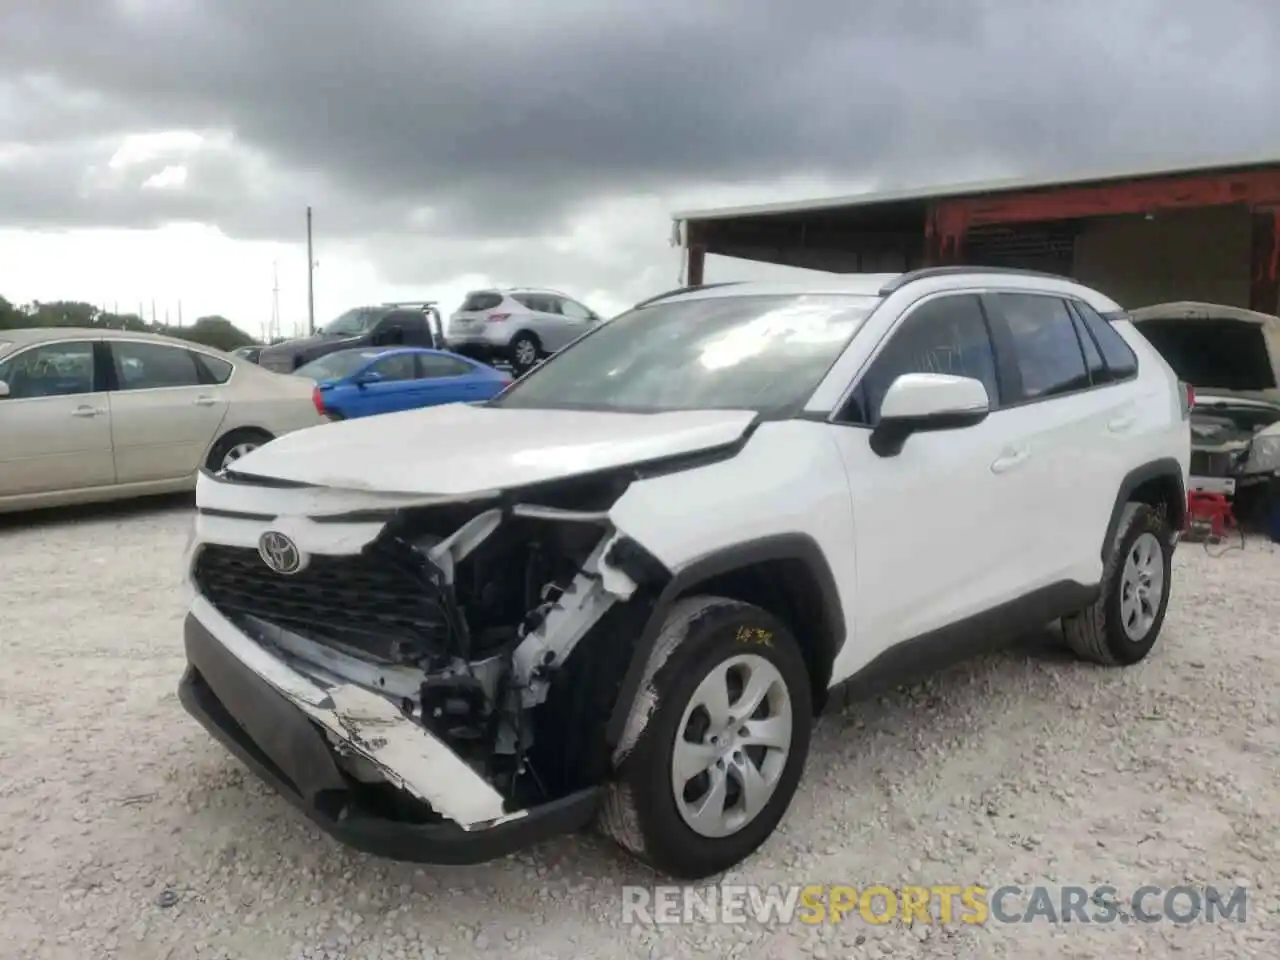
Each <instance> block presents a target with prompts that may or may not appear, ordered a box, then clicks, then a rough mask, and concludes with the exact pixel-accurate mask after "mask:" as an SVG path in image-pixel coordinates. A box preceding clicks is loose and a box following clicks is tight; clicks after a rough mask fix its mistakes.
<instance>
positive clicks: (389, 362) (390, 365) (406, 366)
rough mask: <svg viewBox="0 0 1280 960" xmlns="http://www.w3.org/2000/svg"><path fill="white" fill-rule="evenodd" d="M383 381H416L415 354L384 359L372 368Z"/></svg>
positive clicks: (396, 355) (398, 354)
mask: <svg viewBox="0 0 1280 960" xmlns="http://www.w3.org/2000/svg"><path fill="white" fill-rule="evenodd" d="M370 369H371V370H372V371H373V372H374V373H376V374H378V375H379V376H380V377H382V379H383V380H415V379H417V376H416V371H415V370H414V366H413V354H411V353H397V354H395V355H394V356H390V357H383V358H382V359H381V360H379V361H378V362H377V363H375V364H374V365H373V366H372V367H371V368H370Z"/></svg>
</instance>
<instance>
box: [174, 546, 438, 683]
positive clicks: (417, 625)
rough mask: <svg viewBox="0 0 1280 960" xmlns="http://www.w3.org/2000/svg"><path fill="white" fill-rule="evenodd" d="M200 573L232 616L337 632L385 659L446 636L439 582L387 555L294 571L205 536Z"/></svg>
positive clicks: (213, 599) (332, 636) (328, 561)
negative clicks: (436, 594)
mask: <svg viewBox="0 0 1280 960" xmlns="http://www.w3.org/2000/svg"><path fill="white" fill-rule="evenodd" d="M192 576H193V579H194V580H195V583H196V586H197V587H198V589H199V590H200V593H201V594H203V595H204V597H205V598H206V599H208V601H209V602H210V603H212V604H213V605H214V606H215V607H217V608H218V610H219V611H221V612H222V613H223V614H224V615H225V616H228V617H230V618H233V619H234V618H235V617H237V616H243V615H249V616H254V617H258V618H260V619H262V620H266V621H268V622H269V623H274V624H276V625H278V626H281V627H285V628H287V629H290V630H293V631H295V632H297V633H301V634H304V635H306V636H308V637H311V638H313V639H316V640H336V641H340V642H342V643H343V644H345V645H347V646H352V647H356V648H358V649H359V650H362V651H364V652H365V653H368V654H370V655H372V656H374V657H377V658H378V659H380V660H386V661H389V662H396V661H399V660H402V659H404V654H405V653H406V652H407V651H408V650H414V651H419V652H426V651H430V650H438V649H440V648H441V646H443V644H444V643H445V641H446V640H447V631H446V627H445V621H444V618H443V613H442V610H441V607H440V606H439V604H438V603H437V602H436V601H435V600H434V599H433V598H432V588H431V587H430V586H428V585H426V584H424V583H422V582H421V581H419V580H418V579H417V578H415V577H414V576H413V575H412V574H411V573H410V572H408V571H405V570H402V569H401V568H400V567H399V566H397V565H396V564H394V563H393V562H391V561H390V560H388V559H384V558H381V557H370V556H349V557H326V556H313V557H311V562H310V564H309V565H308V566H307V567H306V569H304V570H302V571H300V572H299V573H296V574H293V575H292V576H282V575H281V574H278V573H275V572H274V571H273V570H271V568H269V567H268V566H267V565H266V564H265V563H263V561H262V558H261V557H259V556H258V551H257V550H254V549H252V548H247V547H227V546H222V545H220V544H206V545H205V546H204V547H202V548H201V550H200V553H199V555H198V556H197V557H196V562H195V568H194V570H193V572H192Z"/></svg>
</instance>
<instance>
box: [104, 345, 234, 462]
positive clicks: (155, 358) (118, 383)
mask: <svg viewBox="0 0 1280 960" xmlns="http://www.w3.org/2000/svg"><path fill="white" fill-rule="evenodd" d="M105 342H106V343H107V345H108V347H109V348H110V350H111V357H112V369H113V371H114V374H115V384H114V386H113V389H112V392H111V432H112V437H113V438H114V446H115V462H116V476H117V477H118V478H119V482H120V483H141V482H145V481H151V480H178V479H181V478H182V477H188V476H191V475H193V474H194V473H195V472H196V470H197V469H199V468H200V467H201V466H203V465H204V462H203V461H204V456H205V451H206V450H208V449H209V446H210V445H211V444H212V443H213V440H214V436H215V435H216V434H217V432H218V427H219V426H221V425H222V420H223V417H225V416H226V412H227V398H226V396H225V390H226V387H224V386H222V385H220V384H204V383H201V382H200V381H201V379H204V378H202V377H201V376H200V372H199V368H198V367H197V366H196V360H195V357H194V356H193V355H192V353H191V351H190V350H186V349H184V348H183V347H179V346H175V345H170V344H167V343H157V342H154V341H145V340H107V341H105Z"/></svg>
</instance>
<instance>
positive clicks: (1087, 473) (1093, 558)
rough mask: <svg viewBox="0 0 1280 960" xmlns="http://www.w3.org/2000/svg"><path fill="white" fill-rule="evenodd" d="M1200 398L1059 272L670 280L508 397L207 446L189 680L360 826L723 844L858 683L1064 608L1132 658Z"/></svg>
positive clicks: (263, 756) (493, 842) (1081, 645)
mask: <svg viewBox="0 0 1280 960" xmlns="http://www.w3.org/2000/svg"><path fill="white" fill-rule="evenodd" d="M1188 417H1189V410H1188V403H1187V393H1186V392H1185V390H1184V389H1183V388H1182V386H1181V385H1180V384H1179V382H1178V381H1177V380H1176V378H1175V376H1174V375H1173V373H1172V372H1171V371H1170V369H1169V367H1168V366H1167V365H1166V364H1165V362H1164V361H1163V360H1162V359H1161V358H1160V356H1159V355H1158V354H1157V353H1156V352H1155V351H1154V350H1153V349H1152V348H1151V347H1150V346H1149V345H1148V344H1147V343H1146V341H1145V340H1144V339H1143V338H1142V337H1141V336H1140V335H1138V334H1137V333H1136V332H1135V330H1134V327H1133V326H1132V325H1131V324H1130V323H1129V321H1128V320H1126V319H1125V315H1124V313H1123V312H1122V311H1121V310H1120V308H1119V307H1118V306H1117V305H1116V304H1115V303H1112V302H1111V301H1110V300H1108V299H1107V298H1106V297H1104V296H1102V295H1100V294H1098V293H1096V292H1095V291H1093V290H1090V289H1088V288H1086V287H1083V286H1081V285H1079V284H1077V283H1074V282H1072V281H1069V280H1065V279H1059V278H1053V277H1046V276H1041V275H1037V274H1030V273H1017V272H1010V271H988V270H978V269H961V268H935V269H929V270H922V271H918V272H915V273H910V274H906V275H902V276H893V277H880V276H877V277H848V278H842V279H840V280H838V281H835V282H833V283H831V284H828V285H826V286H825V287H820V286H817V285H813V284H806V285H803V286H799V285H757V284H729V285H721V286H717V287H703V288H698V289H686V290H680V291H676V292H674V293H672V294H671V295H669V296H665V297H659V298H655V299H654V300H652V301H648V302H646V303H645V304H643V305H641V306H640V307H638V308H636V309H633V310H632V311H630V312H628V313H626V314H623V315H622V316H620V317H617V318H615V319H613V320H611V321H609V322H608V323H607V324H603V325H601V326H600V327H598V328H597V329H596V330H595V331H594V332H592V333H591V334H589V335H588V336H586V337H584V338H582V339H581V340H579V341H578V342H577V343H576V344H574V346H573V347H572V348H571V349H569V350H566V351H563V352H562V353H560V354H558V355H557V356H555V357H553V358H552V359H551V360H549V361H547V362H546V363H544V364H543V365H541V366H540V367H538V368H537V369H536V370H534V371H533V372H532V373H530V374H529V375H528V376H526V377H525V378H524V379H522V380H518V381H516V382H515V384H514V385H513V386H511V387H510V388H508V389H507V391H506V392H505V393H504V394H502V395H501V396H499V397H498V398H496V399H495V400H492V401H489V402H487V403H484V404H479V405H466V404H457V405H453V406H447V407H435V408H431V409H426V410H415V411H411V412H407V413H396V414H388V415H387V416H383V417H374V418H371V419H365V420H353V421H348V422H343V423H337V424H332V425H328V426H323V427H318V428H315V429H313V430H308V431H304V432H302V433H295V434H290V435H289V436H286V437H283V438H281V439H279V440H277V441H275V442H274V443H272V444H270V445H268V446H266V447H263V448H261V449H259V450H257V451H255V452H253V453H251V454H249V455H248V456H246V457H244V458H243V459H242V460H240V461H239V462H238V463H237V464H236V465H235V467H234V469H233V470H231V471H229V472H226V473H223V474H219V475H213V474H204V475H203V476H201V477H200V482H199V487H198V492H197V502H198V514H197V521H196V522H197V528H196V535H195V537H194V540H193V549H192V555H191V557H190V568H189V572H190V580H191V583H192V585H193V587H194V589H195V598H194V600H193V603H192V606H191V612H190V616H189V617H188V618H187V622H186V627H185V630H186V648H187V656H188V659H189V668H188V670H187V672H186V675H185V677H184V679H183V681H182V684H181V688H180V689H181V696H182V700H183V702H184V704H185V705H186V707H187V709H188V710H189V711H190V712H191V713H192V714H193V715H194V716H196V717H197V718H198V719H199V720H200V721H201V722H202V723H203V724H204V725H205V726H206V727H207V728H208V729H209V730H210V731H211V732H212V733H213V734H214V735H215V736H216V737H218V738H219V739H220V740H221V741H222V742H223V743H224V744H225V745H226V746H227V747H228V748H229V749H230V750H231V751H232V752H234V753H235V754H236V755H237V756H239V757H240V758H241V759H243V760H244V762H245V763H247V764H248V765H249V766H250V767H252V768H253V769H254V770H256V771H257V772H258V773H259V774H260V775H261V776H263V777H264V778H265V779H267V780H268V781H269V782H271V783H272V784H273V785H274V786H275V787H276V788H277V789H278V790H279V791H280V792H281V793H283V794H284V795H285V796H286V797H288V798H289V799H290V800H291V801H292V802H294V803H295V804H296V805H297V806H298V807H300V808H301V809H302V810H304V811H305V812H306V813H307V814H308V815H309V816H310V817H311V818H313V819H314V820H315V822H316V823H318V824H319V825H320V826H321V827H322V828H323V829H325V830H327V831H328V832H330V833H331V834H333V835H334V836H336V837H338V838H339V839H341V840H342V841H343V842H346V843H349V844H352V845H354V846H356V847H358V848H361V849H364V850H368V851H371V852H375V853H379V854H383V855H387V856H391V857H396V858H400V859H411V860H419V861H428V862H464V861H478V860H484V859H488V858H491V857H495V856H499V855H501V854H504V853H507V852H509V851H511V850H513V849H515V848H516V847H519V846H521V845H524V844H527V843H530V842H532V841H534V840H537V839H539V838H541V837H544V836H547V835H550V834H554V833H557V832H563V831H567V830H573V829H577V828H581V827H584V826H586V825H588V824H590V823H592V822H598V823H600V824H602V825H603V827H604V828H605V829H606V830H607V831H608V832H609V833H611V834H612V835H613V836H614V837H615V838H617V840H619V841H620V842H621V843H622V844H623V845H624V846H625V847H626V848H627V849H628V850H630V851H632V852H633V853H634V854H636V855H637V856H639V857H641V858H643V859H645V860H647V861H648V862H649V863H651V864H653V865H654V866H656V867H657V868H659V869H661V870H663V871H665V872H668V873H670V874H672V875H675V876H679V877H688V878H692V877H701V876H707V875H710V874H713V873H716V872H718V871H721V870H724V869H726V868H728V867H729V866H731V865H732V864H734V863H736V862H738V861H739V860H741V859H742V858H744V857H746V856H747V855H748V854H750V853H751V852H752V851H753V850H754V849H755V848H756V847H757V846H758V845H759V844H760V843H762V842H763V841H764V840H765V838H766V837H768V836H769V834H770V833H771V832H772V831H773V829H774V827H775V826H776V825H777V823H778V821H779V820H780V819H781V817H782V816H783V813H784V812H785V810H786V809H787V806H788V804H789V803H790V801H791V798H792V795H793V794H794V793H795V790H796V786H797V784H798V782H799V780H800V776H801V773H802V771H803V768H804V765H805V759H806V756H807V754H808V751H809V737H810V727H811V724H812V722H813V719H814V717H815V716H816V715H817V714H818V713H819V712H820V711H823V710H829V709H831V708H833V707H837V706H839V705H841V704H843V703H844V702H846V700H847V698H849V697H850V696H852V695H863V694H866V693H868V692H870V691H872V690H875V689H877V688H878V687H881V686H882V685H883V684H886V683H891V682H894V681H900V680H901V679H903V678H904V677H906V676H909V675H910V672H911V671H912V670H919V669H933V668H936V667H938V666H940V665H942V664H943V663H945V662H947V661H949V660H953V659H955V658H957V657H960V656H963V655H965V654H967V653H969V652H971V651H973V650H975V649H976V648H977V647H979V646H981V645H983V644H986V643H988V642H996V641H999V640H1001V639H1008V638H1009V637H1010V636H1011V635H1012V634H1014V633H1016V632H1017V631H1020V630H1022V629H1025V628H1034V627H1037V626H1039V625H1042V624H1045V623H1048V622H1050V621H1052V620H1054V619H1056V618H1061V619H1062V620H1063V625H1064V628H1065V629H1064V636H1065V638H1066V642H1067V643H1068V644H1069V645H1070V646H1071V648H1072V649H1074V650H1075V651H1076V652H1077V653H1078V654H1079V655H1080V656H1082V657H1085V658H1087V659H1089V660H1092V661H1095V662H1097V663H1103V664H1121V665H1123V664H1132V663H1135V662H1137V661H1139V660H1141V659H1142V658H1144V657H1145V656H1146V655H1147V654H1148V652H1149V651H1150V650H1151V648H1152V645H1153V644H1154V643H1155V641H1156V637H1157V635H1158V634H1159V632H1160V627H1161V623H1162V621H1163V618H1164V614H1165V607H1166V604H1167V603H1168V600H1169V590H1170V586H1171V584H1170V559H1171V554H1172V551H1173V548H1174V544H1175V541H1176V531H1177V530H1179V529H1180V528H1181V524H1182V522H1183V518H1184V514H1185V509H1186V495H1185V489H1186V482H1187V469H1188V460H1189V456H1190V431H1189V419H1188ZM904 668H906V669H905V670H904Z"/></svg>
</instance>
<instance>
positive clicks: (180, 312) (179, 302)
mask: <svg viewBox="0 0 1280 960" xmlns="http://www.w3.org/2000/svg"><path fill="white" fill-rule="evenodd" d="M178 329H182V301H181V300H179V301H178Z"/></svg>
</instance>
